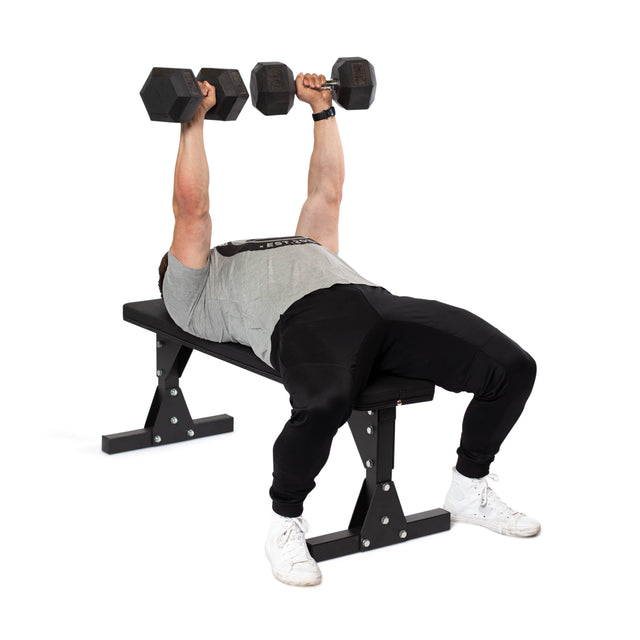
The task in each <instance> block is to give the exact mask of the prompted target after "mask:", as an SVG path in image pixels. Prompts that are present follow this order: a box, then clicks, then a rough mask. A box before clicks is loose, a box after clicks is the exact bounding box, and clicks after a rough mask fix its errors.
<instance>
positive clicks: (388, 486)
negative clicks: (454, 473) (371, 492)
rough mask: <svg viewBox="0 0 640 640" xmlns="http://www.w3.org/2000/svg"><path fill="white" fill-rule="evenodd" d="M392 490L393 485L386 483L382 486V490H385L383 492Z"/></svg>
mask: <svg viewBox="0 0 640 640" xmlns="http://www.w3.org/2000/svg"><path fill="white" fill-rule="evenodd" d="M390 489H391V485H390V484H389V483H388V482H385V483H384V484H383V485H382V490H383V491H389V490H390Z"/></svg>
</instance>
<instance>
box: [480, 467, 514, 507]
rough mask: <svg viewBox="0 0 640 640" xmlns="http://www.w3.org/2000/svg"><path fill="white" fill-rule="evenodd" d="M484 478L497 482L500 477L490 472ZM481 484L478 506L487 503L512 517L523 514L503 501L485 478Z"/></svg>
mask: <svg viewBox="0 0 640 640" xmlns="http://www.w3.org/2000/svg"><path fill="white" fill-rule="evenodd" d="M486 478H489V479H490V480H493V481H494V482H498V481H499V480H500V478H499V477H498V475H497V474H495V473H490V474H489V475H488V476H486ZM481 484H482V493H481V494H480V506H481V507H484V506H486V505H487V504H488V503H490V506H492V507H495V508H497V509H499V510H503V511H504V512H505V513H506V514H507V515H509V516H513V517H514V518H519V517H520V516H523V515H524V514H523V513H521V512H520V511H514V510H513V509H512V508H511V507H510V506H509V505H508V504H506V503H505V502H503V501H502V500H501V499H500V498H499V497H498V496H497V495H496V494H495V492H494V490H493V489H492V488H491V487H490V486H489V484H488V483H487V481H486V479H485V481H484V482H483V483H481Z"/></svg>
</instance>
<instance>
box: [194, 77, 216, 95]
mask: <svg viewBox="0 0 640 640" xmlns="http://www.w3.org/2000/svg"><path fill="white" fill-rule="evenodd" d="M198 85H199V86H200V91H202V95H203V96H204V97H205V98H206V97H208V96H213V97H215V95H216V88H215V87H214V86H213V85H210V84H209V83H208V82H207V81H206V80H205V81H204V82H200V81H199V80H198Z"/></svg>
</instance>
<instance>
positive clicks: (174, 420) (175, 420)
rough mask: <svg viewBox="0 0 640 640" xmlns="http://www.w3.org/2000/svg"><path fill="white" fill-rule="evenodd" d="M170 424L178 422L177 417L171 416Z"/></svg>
mask: <svg viewBox="0 0 640 640" xmlns="http://www.w3.org/2000/svg"><path fill="white" fill-rule="evenodd" d="M171 424H178V418H176V417H175V416H173V418H171Z"/></svg>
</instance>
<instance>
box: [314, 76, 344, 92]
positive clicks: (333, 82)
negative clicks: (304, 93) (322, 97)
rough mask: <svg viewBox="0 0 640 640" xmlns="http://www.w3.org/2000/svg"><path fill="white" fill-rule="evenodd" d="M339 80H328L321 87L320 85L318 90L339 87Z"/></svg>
mask: <svg viewBox="0 0 640 640" xmlns="http://www.w3.org/2000/svg"><path fill="white" fill-rule="evenodd" d="M339 86H340V81H339V80H333V79H331V80H327V81H326V82H325V83H324V84H323V85H322V86H321V87H318V88H317V89H316V91H328V90H329V89H333V87H339Z"/></svg>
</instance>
